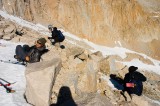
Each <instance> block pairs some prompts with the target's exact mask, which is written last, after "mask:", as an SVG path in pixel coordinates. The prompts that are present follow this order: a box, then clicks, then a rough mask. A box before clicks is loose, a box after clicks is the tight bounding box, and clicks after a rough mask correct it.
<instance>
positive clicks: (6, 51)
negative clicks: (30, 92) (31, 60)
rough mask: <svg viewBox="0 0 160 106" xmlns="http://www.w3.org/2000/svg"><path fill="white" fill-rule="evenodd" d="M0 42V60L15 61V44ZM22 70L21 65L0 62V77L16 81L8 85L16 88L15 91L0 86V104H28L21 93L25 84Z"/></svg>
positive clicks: (8, 105)
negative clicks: (9, 91)
mask: <svg viewBox="0 0 160 106" xmlns="http://www.w3.org/2000/svg"><path fill="white" fill-rule="evenodd" d="M0 44H1V46H0V60H5V61H8V60H11V61H15V59H14V58H13V55H14V52H15V47H16V45H17V44H15V43H11V42H7V41H4V40H0ZM24 72H25V67H24V66H22V65H17V64H10V63H2V62H0V78H2V79H4V80H6V81H8V82H11V83H12V82H16V83H15V84H13V85H11V86H10V87H12V89H13V90H16V92H15V93H7V92H6V90H5V88H4V87H2V86H0V106H30V105H29V104H27V103H26V101H25V99H24V95H23V94H24V92H25V85H26V83H25V76H24ZM0 81H1V80H0ZM1 82H3V83H6V82H4V81H1Z"/></svg>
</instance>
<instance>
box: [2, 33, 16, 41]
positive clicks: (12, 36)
mask: <svg viewBox="0 0 160 106" xmlns="http://www.w3.org/2000/svg"><path fill="white" fill-rule="evenodd" d="M15 36H16V35H15V34H13V33H11V34H7V35H5V36H3V39H4V40H11V39H13V38H14V37H15Z"/></svg>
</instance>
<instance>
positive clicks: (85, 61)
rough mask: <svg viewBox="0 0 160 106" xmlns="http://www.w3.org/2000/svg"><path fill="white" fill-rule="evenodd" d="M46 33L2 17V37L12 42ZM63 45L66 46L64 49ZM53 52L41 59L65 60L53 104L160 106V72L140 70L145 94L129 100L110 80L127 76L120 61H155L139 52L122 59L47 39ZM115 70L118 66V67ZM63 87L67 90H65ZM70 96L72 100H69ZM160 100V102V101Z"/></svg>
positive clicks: (0, 30) (65, 42)
mask: <svg viewBox="0 0 160 106" xmlns="http://www.w3.org/2000/svg"><path fill="white" fill-rule="evenodd" d="M39 37H45V38H47V37H46V35H42V34H39V33H38V32H35V31H33V30H31V29H28V28H25V27H21V26H19V25H17V24H15V23H13V22H10V21H7V20H4V19H3V18H2V17H0V39H4V40H8V41H11V42H23V43H26V44H29V45H33V44H34V42H35V40H36V39H38V38H39ZM62 46H63V48H62ZM47 48H48V49H49V52H47V53H45V54H44V55H43V56H42V59H41V62H45V61H50V60H52V59H54V58H60V59H61V62H62V66H61V70H60V71H59V73H57V76H56V77H55V78H54V80H55V81H54V83H53V87H52V92H50V94H49V95H51V98H50V99H51V100H50V103H51V104H52V105H53V106H54V104H56V103H57V101H60V100H61V99H62V98H65V99H64V100H61V103H63V105H67V104H77V105H78V106H158V105H160V104H157V103H158V102H153V100H154V101H159V100H160V75H158V74H156V73H152V72H148V71H146V70H139V71H140V72H141V73H143V74H144V75H145V76H146V77H147V81H146V82H144V92H143V95H142V96H136V95H133V97H132V99H131V98H130V97H129V95H128V94H127V93H125V95H126V97H127V101H125V98H124V97H123V96H122V95H121V93H120V90H118V89H115V88H113V87H112V86H111V85H112V84H111V82H110V80H109V79H110V77H109V76H110V74H116V75H117V76H119V77H121V78H124V75H125V74H126V73H127V72H128V67H127V66H125V65H124V64H122V63H120V62H114V65H113V61H122V62H126V61H131V60H132V59H134V58H138V59H139V60H141V61H143V62H144V63H146V64H148V65H153V62H152V61H150V60H149V59H146V58H144V57H142V56H140V55H138V54H131V53H130V54H127V57H126V58H124V59H122V58H121V57H119V56H115V55H113V56H112V55H110V56H106V57H104V56H103V55H102V53H101V52H95V53H92V52H90V51H88V50H87V49H84V48H81V47H79V46H76V45H73V44H70V43H68V42H67V41H66V40H65V41H64V42H63V43H61V46H59V44H56V45H55V46H53V45H51V43H50V42H49V40H48V42H47ZM113 67H114V68H115V69H114V68H113ZM44 89H45V87H44ZM61 89H65V90H66V92H67V93H66V92H65V93H62V94H61V96H62V98H59V97H60V92H61ZM68 98H69V99H68ZM159 102H160V101H159Z"/></svg>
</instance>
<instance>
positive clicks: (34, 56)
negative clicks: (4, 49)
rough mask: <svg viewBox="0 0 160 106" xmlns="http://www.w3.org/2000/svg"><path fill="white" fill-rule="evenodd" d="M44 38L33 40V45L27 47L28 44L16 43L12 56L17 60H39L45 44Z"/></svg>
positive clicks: (32, 61)
mask: <svg viewBox="0 0 160 106" xmlns="http://www.w3.org/2000/svg"><path fill="white" fill-rule="evenodd" d="M45 43H46V39H45V38H40V39H38V40H37V41H36V42H35V45H34V46H32V47H29V46H28V45H23V47H22V46H21V45H17V46H16V50H15V53H16V55H14V58H16V59H17V60H18V61H25V62H29V63H34V62H39V61H40V58H41V55H42V54H43V53H44V51H45V49H46V46H45Z"/></svg>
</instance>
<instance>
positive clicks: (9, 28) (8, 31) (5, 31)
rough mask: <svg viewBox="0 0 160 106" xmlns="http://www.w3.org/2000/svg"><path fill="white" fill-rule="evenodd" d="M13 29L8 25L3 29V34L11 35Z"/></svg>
mask: <svg viewBox="0 0 160 106" xmlns="http://www.w3.org/2000/svg"><path fill="white" fill-rule="evenodd" d="M14 29H15V26H14V25H12V24H10V25H9V26H8V27H6V28H5V29H4V33H5V34H9V33H12V32H13V31H14Z"/></svg>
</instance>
